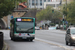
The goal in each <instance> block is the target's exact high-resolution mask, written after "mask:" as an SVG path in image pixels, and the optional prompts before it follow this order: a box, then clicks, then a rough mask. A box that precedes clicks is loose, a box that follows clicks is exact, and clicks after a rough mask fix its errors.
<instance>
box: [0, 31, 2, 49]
mask: <svg viewBox="0 0 75 50" xmlns="http://www.w3.org/2000/svg"><path fill="white" fill-rule="evenodd" d="M2 48H3V32H0V50H2Z"/></svg>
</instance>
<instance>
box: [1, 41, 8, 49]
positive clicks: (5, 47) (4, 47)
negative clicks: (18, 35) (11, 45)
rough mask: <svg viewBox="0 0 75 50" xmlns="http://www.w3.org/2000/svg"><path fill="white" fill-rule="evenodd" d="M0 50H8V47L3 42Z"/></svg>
mask: <svg viewBox="0 0 75 50" xmlns="http://www.w3.org/2000/svg"><path fill="white" fill-rule="evenodd" d="M2 50H8V45H7V44H6V43H5V42H4V46H3V49H2Z"/></svg>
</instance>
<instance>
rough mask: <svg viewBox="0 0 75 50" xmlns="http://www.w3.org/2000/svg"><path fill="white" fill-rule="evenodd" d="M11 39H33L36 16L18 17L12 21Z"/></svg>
mask: <svg viewBox="0 0 75 50" xmlns="http://www.w3.org/2000/svg"><path fill="white" fill-rule="evenodd" d="M10 37H11V40H17V39H28V40H30V41H33V39H34V38H35V18H32V17H18V18H13V19H11V21H10Z"/></svg>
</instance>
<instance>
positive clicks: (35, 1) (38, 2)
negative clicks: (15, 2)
mask: <svg viewBox="0 0 75 50" xmlns="http://www.w3.org/2000/svg"><path fill="white" fill-rule="evenodd" d="M60 1H61V0H28V5H29V8H38V9H44V8H45V6H44V5H45V4H46V3H50V4H55V3H56V4H57V2H58V4H59V3H60Z"/></svg>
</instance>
